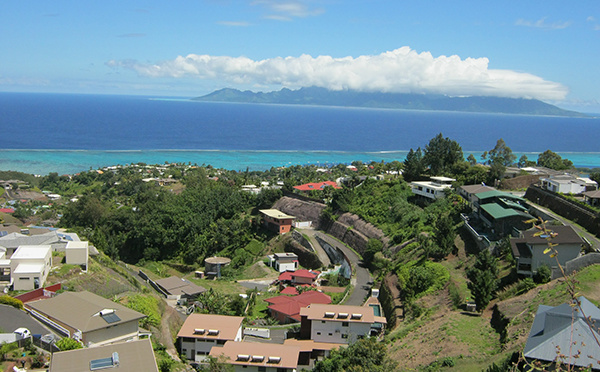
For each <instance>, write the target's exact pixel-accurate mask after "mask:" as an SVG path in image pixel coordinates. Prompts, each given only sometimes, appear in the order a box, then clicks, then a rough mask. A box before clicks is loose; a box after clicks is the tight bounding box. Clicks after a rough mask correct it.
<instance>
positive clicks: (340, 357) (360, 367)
mask: <svg viewBox="0 0 600 372" xmlns="http://www.w3.org/2000/svg"><path fill="white" fill-rule="evenodd" d="M396 367H397V363H396V362H395V361H393V360H392V359H390V357H389V356H388V355H387V346H386V345H385V344H383V343H380V342H377V340H376V339H375V338H372V337H369V338H364V339H360V340H358V341H356V342H355V343H353V344H351V345H349V346H348V347H347V348H339V349H334V350H332V351H331V353H330V354H329V357H327V358H325V359H323V360H321V361H318V362H317V363H316V364H315V368H314V369H313V371H316V372H343V371H356V372H359V371H360V372H363V371H364V372H367V371H370V372H390V371H395V370H396Z"/></svg>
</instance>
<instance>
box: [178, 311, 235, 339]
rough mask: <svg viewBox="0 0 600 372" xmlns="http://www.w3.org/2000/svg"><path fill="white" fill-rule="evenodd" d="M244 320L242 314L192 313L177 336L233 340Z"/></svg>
mask: <svg viewBox="0 0 600 372" xmlns="http://www.w3.org/2000/svg"><path fill="white" fill-rule="evenodd" d="M243 320H244V318H243V317H241V316H228V315H213V314H192V315H190V316H188V317H187V319H186V320H185V323H183V326H181V329H180V330H179V333H178V334H177V337H193V338H201V339H214V340H232V341H233V340H235V338H236V336H237V334H238V331H239V329H240V327H241V326H242V321H243ZM215 331H216V332H215Z"/></svg>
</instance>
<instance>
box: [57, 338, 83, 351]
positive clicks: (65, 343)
mask: <svg viewBox="0 0 600 372" xmlns="http://www.w3.org/2000/svg"><path fill="white" fill-rule="evenodd" d="M55 345H56V347H57V348H59V349H60V350H61V351H66V350H75V349H82V348H83V345H81V343H79V341H77V340H74V339H72V338H69V337H63V338H61V339H60V340H58V341H56V344H55Z"/></svg>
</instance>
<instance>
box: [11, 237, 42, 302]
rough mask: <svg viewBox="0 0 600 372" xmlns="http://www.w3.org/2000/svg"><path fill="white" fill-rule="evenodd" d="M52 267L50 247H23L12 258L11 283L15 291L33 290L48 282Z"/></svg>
mask: <svg viewBox="0 0 600 372" xmlns="http://www.w3.org/2000/svg"><path fill="white" fill-rule="evenodd" d="M51 267H52V247H51V246H50V245H22V246H20V247H19V248H17V250H16V251H15V253H13V255H12V256H11V257H10V282H11V283H12V286H13V290H15V291H21V290H32V289H37V288H40V287H41V286H43V285H44V283H45V282H46V278H47V277H48V273H49V272H50V268H51Z"/></svg>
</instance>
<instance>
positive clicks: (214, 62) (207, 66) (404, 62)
mask: <svg viewBox="0 0 600 372" xmlns="http://www.w3.org/2000/svg"><path fill="white" fill-rule="evenodd" d="M488 63H489V60H488V59H487V58H466V59H461V58H460V57H458V56H456V55H454V56H450V57H447V56H439V57H433V56H432V55H431V53H429V52H422V53H418V52H416V51H414V50H411V49H410V48H409V47H402V48H399V49H396V50H393V51H389V52H385V53H381V54H379V55H363V56H359V57H356V58H354V57H343V58H334V57H331V56H318V57H312V56H310V55H306V54H304V55H301V56H300V57H285V58H282V57H277V58H270V59H264V60H259V61H254V60H252V59H250V58H247V57H228V56H209V55H197V54H190V55H187V56H185V57H184V56H179V57H177V58H175V59H174V60H170V61H165V62H161V63H157V64H144V63H139V62H136V61H110V62H108V63H107V64H108V65H109V66H111V67H114V68H118V67H122V68H126V69H131V70H134V71H136V72H137V73H138V74H140V75H142V76H147V77H157V78H158V77H171V78H185V77H195V78H200V79H211V80H218V81H222V82H223V83H224V84H225V83H229V84H231V83H233V84H238V85H245V84H255V85H270V86H282V87H288V88H292V89H295V88H300V87H310V86H316V87H323V88H328V89H332V90H343V89H351V90H359V91H371V92H376V91H378V92H395V93H436V94H446V95H450V96H472V95H485V96H501V97H524V98H537V99H555V100H560V99H563V98H564V97H565V96H566V94H567V92H568V91H567V88H566V87H565V86H563V85H561V84H559V83H555V82H551V81H546V80H544V79H542V78H540V77H538V76H535V75H532V74H528V73H523V72H516V71H511V70H495V69H490V68H488Z"/></svg>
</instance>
